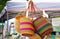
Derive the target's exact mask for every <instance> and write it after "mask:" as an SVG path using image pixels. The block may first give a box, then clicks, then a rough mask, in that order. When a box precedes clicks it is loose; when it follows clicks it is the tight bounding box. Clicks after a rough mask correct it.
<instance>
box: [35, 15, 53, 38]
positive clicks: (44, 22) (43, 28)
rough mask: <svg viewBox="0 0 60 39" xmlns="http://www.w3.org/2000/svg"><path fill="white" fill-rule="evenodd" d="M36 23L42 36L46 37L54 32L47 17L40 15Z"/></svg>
mask: <svg viewBox="0 0 60 39" xmlns="http://www.w3.org/2000/svg"><path fill="white" fill-rule="evenodd" d="M34 25H35V28H36V30H37V32H38V33H39V34H40V35H41V36H42V37H45V36H46V35H49V34H50V33H51V32H52V30H53V29H52V25H51V23H50V22H49V20H48V19H47V18H44V17H42V16H41V17H39V18H37V19H35V20H34Z"/></svg>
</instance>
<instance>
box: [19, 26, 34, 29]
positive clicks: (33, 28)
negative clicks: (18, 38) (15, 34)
mask: <svg viewBox="0 0 60 39" xmlns="http://www.w3.org/2000/svg"><path fill="white" fill-rule="evenodd" d="M20 28H32V29H34V27H33V26H32V25H20Z"/></svg>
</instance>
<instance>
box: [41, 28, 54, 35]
mask: <svg viewBox="0 0 60 39" xmlns="http://www.w3.org/2000/svg"><path fill="white" fill-rule="evenodd" d="M50 30H53V29H52V28H49V29H48V30H46V31H44V32H43V33H42V35H43V34H45V33H46V32H49V31H50ZM46 34H48V33H46Z"/></svg>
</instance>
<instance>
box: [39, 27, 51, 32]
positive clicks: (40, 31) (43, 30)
mask: <svg viewBox="0 0 60 39" xmlns="http://www.w3.org/2000/svg"><path fill="white" fill-rule="evenodd" d="M48 28H52V27H51V26H50V27H47V29H48ZM47 29H46V27H45V28H44V29H43V30H41V31H40V32H39V33H42V32H44V31H46V30H47Z"/></svg>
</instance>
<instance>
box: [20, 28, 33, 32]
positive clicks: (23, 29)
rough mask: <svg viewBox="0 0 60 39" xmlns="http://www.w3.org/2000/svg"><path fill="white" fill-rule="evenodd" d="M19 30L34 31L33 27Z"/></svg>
mask: <svg viewBox="0 0 60 39" xmlns="http://www.w3.org/2000/svg"><path fill="white" fill-rule="evenodd" d="M20 30H32V31H34V29H32V28H21V29H20Z"/></svg>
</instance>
